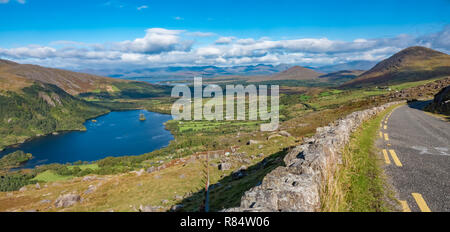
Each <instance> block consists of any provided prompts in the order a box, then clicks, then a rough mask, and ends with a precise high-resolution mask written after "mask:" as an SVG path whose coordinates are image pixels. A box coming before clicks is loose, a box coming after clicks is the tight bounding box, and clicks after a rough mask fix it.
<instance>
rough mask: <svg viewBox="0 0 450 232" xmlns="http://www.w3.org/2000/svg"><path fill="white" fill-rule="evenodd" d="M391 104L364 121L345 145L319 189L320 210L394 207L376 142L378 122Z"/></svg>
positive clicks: (353, 210)
mask: <svg viewBox="0 0 450 232" xmlns="http://www.w3.org/2000/svg"><path fill="white" fill-rule="evenodd" d="M395 107H396V106H392V107H390V108H388V109H387V110H385V111H384V112H382V113H380V114H379V115H378V116H376V117H375V118H373V119H371V120H369V121H367V122H365V123H363V125H362V126H361V127H360V128H359V129H358V130H357V131H356V132H355V133H353V135H352V136H351V140H350V143H349V144H348V145H347V146H346V147H345V148H344V150H343V154H342V164H341V165H339V166H338V168H337V171H336V173H335V174H334V175H332V176H334V179H330V180H327V181H326V184H325V186H324V187H323V192H322V193H321V203H322V206H321V208H322V211H326V212H385V211H393V210H394V209H395V207H394V206H393V205H392V203H390V202H393V201H392V200H389V199H395V198H394V197H393V194H392V193H391V191H390V189H389V187H388V185H387V181H386V179H385V176H384V172H383V169H382V167H381V165H382V163H381V159H380V158H379V155H378V150H377V148H376V146H375V140H376V138H377V133H378V130H379V125H380V123H381V121H382V119H383V117H384V116H385V115H386V114H387V113H389V112H390V111H392V110H393V109H394V108H395Z"/></svg>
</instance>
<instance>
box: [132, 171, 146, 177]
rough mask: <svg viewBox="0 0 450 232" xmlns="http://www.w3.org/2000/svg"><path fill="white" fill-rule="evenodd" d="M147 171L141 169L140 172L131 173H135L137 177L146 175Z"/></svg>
mask: <svg viewBox="0 0 450 232" xmlns="http://www.w3.org/2000/svg"><path fill="white" fill-rule="evenodd" d="M144 172H145V169H141V170H139V171H132V172H131V173H135V174H136V175H137V176H141V175H142V174H144Z"/></svg>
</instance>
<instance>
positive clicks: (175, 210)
mask: <svg viewBox="0 0 450 232" xmlns="http://www.w3.org/2000/svg"><path fill="white" fill-rule="evenodd" d="M183 207H184V206H183V205H181V204H179V205H174V206H172V208H170V211H172V212H177V211H179V210H181V209H182V208H183Z"/></svg>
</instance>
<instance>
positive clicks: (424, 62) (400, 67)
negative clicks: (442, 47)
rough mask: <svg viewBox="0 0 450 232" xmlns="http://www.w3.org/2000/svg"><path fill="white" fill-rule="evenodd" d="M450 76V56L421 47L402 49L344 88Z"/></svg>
mask: <svg viewBox="0 0 450 232" xmlns="http://www.w3.org/2000/svg"><path fill="white" fill-rule="evenodd" d="M445 75H450V56H449V55H447V54H445V53H442V52H439V51H436V50H433V49H430V48H426V47H421V46H414V47H409V48H406V49H403V50H401V51H399V52H397V53H396V54H394V55H392V56H391V57H389V58H387V59H385V60H383V61H381V62H380V63H378V64H377V65H375V66H374V67H373V68H372V69H370V70H369V71H367V72H365V73H363V74H361V75H360V76H359V77H358V78H356V79H354V80H352V81H350V82H348V83H346V84H344V86H367V85H387V84H395V83H403V82H410V81H419V80H425V79H431V78H436V77H439V76H445Z"/></svg>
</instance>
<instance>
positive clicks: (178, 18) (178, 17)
mask: <svg viewBox="0 0 450 232" xmlns="http://www.w3.org/2000/svg"><path fill="white" fill-rule="evenodd" d="M173 19H175V20H184V18H182V17H180V16H176V17H174V18H173Z"/></svg>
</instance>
